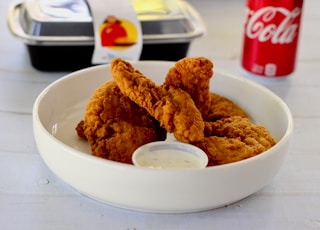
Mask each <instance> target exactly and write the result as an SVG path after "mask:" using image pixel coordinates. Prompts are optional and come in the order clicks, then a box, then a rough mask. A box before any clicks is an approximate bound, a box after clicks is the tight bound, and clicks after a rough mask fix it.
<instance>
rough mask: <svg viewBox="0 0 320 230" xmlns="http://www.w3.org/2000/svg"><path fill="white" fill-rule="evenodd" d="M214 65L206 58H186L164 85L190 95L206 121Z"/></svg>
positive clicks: (170, 71)
mask: <svg viewBox="0 0 320 230" xmlns="http://www.w3.org/2000/svg"><path fill="white" fill-rule="evenodd" d="M212 76H213V63H212V62H211V61H210V60H209V59H207V58H204V57H196V58H191V57H186V58H183V59H181V60H179V61H177V62H176V63H175V65H174V67H172V68H171V69H170V70H169V72H168V74H167V76H166V79H165V82H164V83H163V86H164V87H165V88H170V87H174V88H180V89H182V90H184V91H186V92H187V93H189V94H190V96H191V98H192V99H193V101H194V103H195V104H196V106H197V108H198V109H199V110H200V112H201V114H202V117H203V119H204V120H206V119H207V118H208V115H209V108H210V91H209V87H210V79H211V77H212Z"/></svg>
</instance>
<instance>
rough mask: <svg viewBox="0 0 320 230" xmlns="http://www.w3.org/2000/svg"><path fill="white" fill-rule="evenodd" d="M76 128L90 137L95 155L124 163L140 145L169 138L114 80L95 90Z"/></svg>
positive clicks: (87, 137)
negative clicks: (82, 118)
mask: <svg viewBox="0 0 320 230" xmlns="http://www.w3.org/2000/svg"><path fill="white" fill-rule="evenodd" d="M76 130H77V133H78V136H79V137H81V138H84V139H87V140H88V142H89V144H90V147H91V151H92V154H93V155H95V156H99V157H103V158H106V159H109V160H113V161H118V162H123V163H132V160H131V156H132V154H133V152H134V151H135V150H136V149H137V148H138V147H139V146H141V145H143V144H146V143H149V142H153V141H158V140H165V138H166V132H165V130H164V129H162V128H160V126H159V123H158V122H157V121H155V120H154V119H153V118H152V117H151V116H150V115H149V114H148V113H147V111H146V110H145V109H143V108H141V107H139V106H138V105H137V104H135V103H134V102H132V101H131V100H130V99H129V98H128V97H126V96H124V95H123V94H122V93H121V91H120V89H119V87H118V86H117V84H116V83H115V82H114V81H113V80H112V81H108V82H106V83H104V84H102V85H101V86H100V87H98V88H97V89H96V91H95V92H94V93H93V95H92V97H91V98H90V100H89V103H88V104H87V107H86V111H85V117H84V120H83V121H81V122H80V123H79V124H78V126H77V127H76Z"/></svg>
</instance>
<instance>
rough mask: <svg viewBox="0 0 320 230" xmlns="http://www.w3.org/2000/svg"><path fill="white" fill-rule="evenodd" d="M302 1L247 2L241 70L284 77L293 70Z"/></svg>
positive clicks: (262, 0) (257, 0)
mask: <svg viewBox="0 0 320 230" xmlns="http://www.w3.org/2000/svg"><path fill="white" fill-rule="evenodd" d="M302 5H303V0H247V17H246V22H245V26H244V40H243V52H242V66H243V68H244V69H245V70H246V71H247V72H249V73H250V74H253V75H259V76H265V77H284V76H288V75H289V74H291V73H292V72H293V71H294V69H295V63H296V56H297V46H298V39H299V31H300V21H301V14H302Z"/></svg>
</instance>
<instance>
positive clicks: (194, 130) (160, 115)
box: [111, 58, 204, 143]
mask: <svg viewBox="0 0 320 230" xmlns="http://www.w3.org/2000/svg"><path fill="white" fill-rule="evenodd" d="M111 72H112V75H113V78H114V80H115V82H116V83H117V85H118V86H119V88H120V90H121V92H122V93H123V94H124V95H126V96H128V97H129V98H130V99H131V100H132V101H134V102H135V103H137V104H138V105H139V106H141V107H143V108H145V109H146V110H147V111H148V112H149V113H150V114H151V115H152V116H153V117H154V118H155V119H157V120H158V121H159V122H160V125H161V126H162V127H164V128H165V129H166V130H167V131H168V132H173V133H174V136H175V138H176V139H177V140H179V141H182V142H187V143H189V142H194V141H200V140H202V139H203V137H204V132H203V131H204V122H203V120H202V115H201V113H200V111H199V110H198V109H197V107H196V105H195V103H194V101H193V100H192V98H191V96H190V95H189V94H188V93H187V92H185V91H184V90H182V89H179V88H177V89H176V88H173V87H167V88H164V87H160V86H157V85H156V84H155V83H154V82H152V81H151V80H150V79H149V78H147V77H146V76H144V75H143V74H142V73H140V72H139V71H138V70H136V69H134V67H133V66H132V65H131V64H130V63H129V62H126V61H124V60H122V59H120V58H116V59H113V60H112V63H111Z"/></svg>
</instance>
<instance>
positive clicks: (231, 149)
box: [193, 116, 275, 165]
mask: <svg viewBox="0 0 320 230" xmlns="http://www.w3.org/2000/svg"><path fill="white" fill-rule="evenodd" d="M205 126H206V128H205V136H206V137H205V138H204V139H203V140H202V141H200V142H197V143H193V144H194V145H196V146H198V147H199V148H201V149H202V150H203V151H205V152H206V153H207V155H208V157H209V165H221V164H226V163H231V162H236V161H240V160H243V159H246V158H249V157H252V156H255V155H258V154H260V153H262V152H264V151H266V150H268V149H269V148H271V147H272V146H273V145H275V141H274V139H273V138H272V136H271V135H270V133H269V131H268V130H267V129H266V128H265V127H264V126H260V125H256V124H253V123H251V122H250V121H249V119H248V118H244V117H240V116H231V117H228V118H222V119H220V120H217V121H215V122H205Z"/></svg>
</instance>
